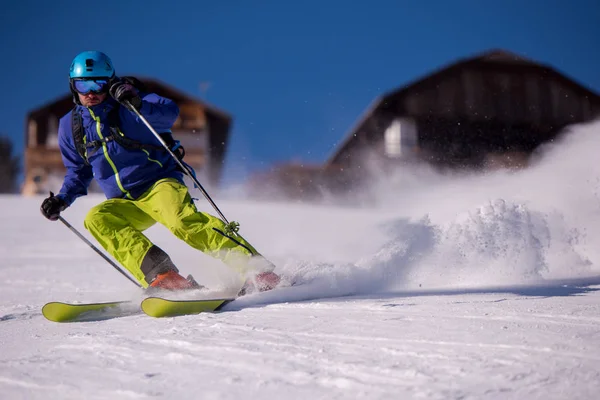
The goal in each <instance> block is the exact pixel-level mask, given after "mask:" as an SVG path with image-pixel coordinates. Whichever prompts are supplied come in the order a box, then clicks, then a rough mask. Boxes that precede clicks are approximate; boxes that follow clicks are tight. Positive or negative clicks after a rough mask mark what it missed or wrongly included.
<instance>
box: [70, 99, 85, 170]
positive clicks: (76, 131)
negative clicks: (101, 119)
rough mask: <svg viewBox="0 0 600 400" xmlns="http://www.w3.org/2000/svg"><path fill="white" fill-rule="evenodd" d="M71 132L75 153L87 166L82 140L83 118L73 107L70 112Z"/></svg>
mask: <svg viewBox="0 0 600 400" xmlns="http://www.w3.org/2000/svg"><path fill="white" fill-rule="evenodd" d="M71 131H72V132H73V143H74V144H75V149H76V150H77V153H79V155H80V156H81V158H83V161H85V163H86V164H89V163H88V160H87V157H86V153H87V148H86V145H85V143H84V140H83V134H84V132H83V118H82V117H81V113H80V112H79V110H77V107H74V108H73V110H72V111H71Z"/></svg>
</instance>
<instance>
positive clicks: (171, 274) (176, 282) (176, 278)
mask: <svg viewBox="0 0 600 400" xmlns="http://www.w3.org/2000/svg"><path fill="white" fill-rule="evenodd" d="M150 287H153V288H157V289H165V290H186V289H197V288H198V284H195V285H194V283H193V282H190V281H189V280H187V279H185V278H184V277H183V276H181V275H179V274H178V273H177V272H175V271H168V272H165V273H164V274H158V275H157V276H156V278H154V280H153V281H152V283H150Z"/></svg>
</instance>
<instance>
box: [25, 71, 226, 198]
mask: <svg viewBox="0 0 600 400" xmlns="http://www.w3.org/2000/svg"><path fill="white" fill-rule="evenodd" d="M140 80H141V81H142V82H143V84H144V85H145V86H146V89H147V91H149V92H154V93H158V94H159V95H161V96H164V97H168V98H170V99H172V100H174V101H175V102H176V103H177V105H178V106H179V108H180V114H179V117H178V118H177V121H176V122H175V125H174V126H173V129H172V131H173V136H174V137H175V139H177V140H179V141H180V142H181V144H182V146H183V147H184V148H185V151H186V155H185V161H186V162H187V163H188V164H190V165H191V166H192V167H193V168H194V169H195V170H196V172H197V173H198V178H199V179H200V178H201V179H202V182H203V183H204V182H206V183H207V184H210V185H212V186H216V185H218V182H219V180H220V178H221V172H222V166H223V160H224V158H225V152H226V150H227V143H228V138H229V130H230V126H231V122H232V118H231V116H230V115H228V114H227V113H225V112H223V111H220V110H218V109H216V108H214V107H212V106H210V105H208V104H206V103H204V102H202V101H200V100H197V99H194V98H192V97H190V96H188V95H187V94H185V93H182V92H181V91H178V90H176V89H174V88H172V87H169V86H167V85H166V84H164V83H162V82H159V81H157V80H155V79H147V78H140ZM73 106H74V104H73V101H72V96H71V94H70V93H65V95H63V96H62V97H60V98H58V99H57V100H55V101H53V102H51V103H49V104H47V105H45V106H43V107H40V108H38V109H36V110H33V111H30V112H29V113H28V114H27V117H26V124H25V181H24V184H23V188H22V193H23V194H24V195H33V194H46V193H47V192H48V190H50V189H53V190H58V188H59V187H60V184H61V183H62V178H63V177H64V174H65V168H64V166H63V163H62V158H61V155H60V151H59V149H58V121H59V120H60V118H61V117H62V116H64V115H65V114H66V113H68V112H69V110H71V109H72V108H73ZM95 187H96V186H95V183H94V182H92V186H91V187H90V191H94V190H95Z"/></svg>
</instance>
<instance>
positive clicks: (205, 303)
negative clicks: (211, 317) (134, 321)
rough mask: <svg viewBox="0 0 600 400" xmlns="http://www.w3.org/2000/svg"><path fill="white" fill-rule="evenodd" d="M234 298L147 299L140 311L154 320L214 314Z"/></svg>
mask: <svg viewBox="0 0 600 400" xmlns="http://www.w3.org/2000/svg"><path fill="white" fill-rule="evenodd" d="M234 300H235V298H228V299H209V300H168V299H164V298H161V297H148V298H146V299H144V300H143V301H142V311H143V312H144V313H145V314H147V315H149V316H151V317H155V318H162V317H176V316H181V315H191V314H200V313H203V312H216V311H219V310H220V309H221V308H223V307H224V306H225V305H226V304H229V303H231V302H232V301H234Z"/></svg>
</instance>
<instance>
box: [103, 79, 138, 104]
mask: <svg viewBox="0 0 600 400" xmlns="http://www.w3.org/2000/svg"><path fill="white" fill-rule="evenodd" d="M108 92H109V93H110V95H111V96H112V97H113V98H114V99H115V100H116V101H118V102H119V103H121V104H123V105H124V106H126V104H125V102H126V101H129V102H130V103H131V105H132V106H133V107H135V109H136V110H139V109H140V108H141V107H142V98H141V97H140V94H139V93H138V90H137V89H136V88H135V86H133V85H132V84H130V83H129V82H126V81H123V80H121V81H118V82H116V83H113V84H112V86H111V87H110V89H109V91H108Z"/></svg>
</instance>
